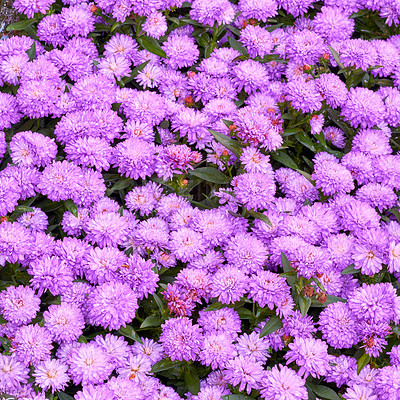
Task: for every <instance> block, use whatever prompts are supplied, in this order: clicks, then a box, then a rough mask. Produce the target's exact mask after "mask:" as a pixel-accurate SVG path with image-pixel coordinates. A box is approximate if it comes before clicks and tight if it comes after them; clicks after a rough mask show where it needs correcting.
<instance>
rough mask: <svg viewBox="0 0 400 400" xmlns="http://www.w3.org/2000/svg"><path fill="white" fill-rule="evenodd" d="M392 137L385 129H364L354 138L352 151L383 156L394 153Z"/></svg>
mask: <svg viewBox="0 0 400 400" xmlns="http://www.w3.org/2000/svg"><path fill="white" fill-rule="evenodd" d="M389 140H390V137H388V135H386V134H385V132H384V131H381V130H376V129H363V130H361V131H360V132H359V133H358V134H356V135H355V136H354V138H353V142H352V151H361V152H363V153H366V154H369V155H371V156H382V155H387V154H391V153H392V149H391V147H390V142H389Z"/></svg>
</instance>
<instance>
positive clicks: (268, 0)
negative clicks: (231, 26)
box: [238, 0, 278, 22]
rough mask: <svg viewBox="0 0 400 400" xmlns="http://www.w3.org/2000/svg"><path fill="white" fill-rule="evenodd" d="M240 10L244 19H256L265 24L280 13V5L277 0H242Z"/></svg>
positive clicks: (239, 5)
mask: <svg viewBox="0 0 400 400" xmlns="http://www.w3.org/2000/svg"><path fill="white" fill-rule="evenodd" d="M238 8H239V11H241V12H242V14H241V15H242V17H243V18H245V19H250V18H254V19H257V20H261V21H263V22H267V19H268V18H270V17H273V16H274V15H276V14H277V12H278V10H277V8H278V4H277V2H276V1H275V0H261V1H260V0H240V1H239V4H238Z"/></svg>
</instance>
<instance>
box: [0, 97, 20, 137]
mask: <svg viewBox="0 0 400 400" xmlns="http://www.w3.org/2000/svg"><path fill="white" fill-rule="evenodd" d="M21 117H22V114H21V113H20V111H19V107H18V104H17V101H16V99H15V97H14V96H12V95H10V94H7V93H0V121H1V122H0V131H1V130H3V129H4V128H11V125H12V124H15V123H17V122H18V121H19V120H20V119H21Z"/></svg>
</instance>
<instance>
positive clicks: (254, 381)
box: [224, 355, 265, 394]
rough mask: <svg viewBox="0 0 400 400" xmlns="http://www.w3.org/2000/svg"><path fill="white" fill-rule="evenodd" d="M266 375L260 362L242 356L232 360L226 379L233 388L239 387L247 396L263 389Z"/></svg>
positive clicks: (226, 371)
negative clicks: (263, 380)
mask: <svg viewBox="0 0 400 400" xmlns="http://www.w3.org/2000/svg"><path fill="white" fill-rule="evenodd" d="M264 373H265V371H264V369H263V367H262V363H261V362H260V361H256V360H255V359H254V358H253V357H250V358H249V357H244V356H242V355H239V356H237V357H235V358H234V359H233V360H230V361H229V362H228V365H227V366H226V369H225V370H224V375H225V379H226V380H227V381H228V382H229V383H230V384H231V385H233V386H236V385H239V391H242V390H246V392H247V394H250V392H251V391H252V390H253V389H256V390H258V389H260V388H261V387H260V381H261V379H262V378H263V376H264Z"/></svg>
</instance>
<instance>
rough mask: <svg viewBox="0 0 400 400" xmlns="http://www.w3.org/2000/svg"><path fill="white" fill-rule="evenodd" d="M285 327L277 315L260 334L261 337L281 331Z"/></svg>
mask: <svg viewBox="0 0 400 400" xmlns="http://www.w3.org/2000/svg"><path fill="white" fill-rule="evenodd" d="M282 326H283V324H282V321H281V319H280V318H279V317H277V316H276V315H273V316H272V317H271V318H270V319H269V320H268V322H267V323H266V324H265V326H264V328H263V329H262V331H261V332H260V337H264V336H265V335H269V334H270V333H272V332H275V331H277V330H278V329H281V328H282Z"/></svg>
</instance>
